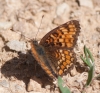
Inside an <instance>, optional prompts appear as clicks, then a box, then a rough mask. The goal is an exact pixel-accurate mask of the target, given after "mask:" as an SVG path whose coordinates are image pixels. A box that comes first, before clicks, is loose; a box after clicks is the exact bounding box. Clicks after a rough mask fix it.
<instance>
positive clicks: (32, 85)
mask: <svg viewBox="0 0 100 93" xmlns="http://www.w3.org/2000/svg"><path fill="white" fill-rule="evenodd" d="M41 89H42V88H41V84H39V83H38V82H36V81H35V80H33V79H30V82H29V83H28V88H27V91H28V92H30V91H34V92H37V93H38V92H41Z"/></svg>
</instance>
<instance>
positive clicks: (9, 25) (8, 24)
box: [0, 21, 12, 30]
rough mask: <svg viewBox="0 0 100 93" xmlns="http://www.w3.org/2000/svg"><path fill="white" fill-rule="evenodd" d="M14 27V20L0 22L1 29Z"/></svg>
mask: <svg viewBox="0 0 100 93" xmlns="http://www.w3.org/2000/svg"><path fill="white" fill-rule="evenodd" d="M11 27H12V22H6V21H5V22H0V30H6V29H10V28H11Z"/></svg>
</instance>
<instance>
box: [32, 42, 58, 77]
mask: <svg viewBox="0 0 100 93" xmlns="http://www.w3.org/2000/svg"><path fill="white" fill-rule="evenodd" d="M31 46H32V54H33V56H34V58H35V59H36V60H37V61H38V63H39V64H40V65H41V67H42V68H43V69H44V70H45V71H46V73H47V74H49V76H50V77H52V78H54V77H56V74H55V72H54V71H53V70H52V68H51V66H50V64H49V63H50V60H49V58H48V56H47V55H46V52H45V49H44V48H43V46H42V45H39V44H38V42H37V41H31ZM46 65H47V66H48V67H46ZM52 73H53V74H52Z"/></svg>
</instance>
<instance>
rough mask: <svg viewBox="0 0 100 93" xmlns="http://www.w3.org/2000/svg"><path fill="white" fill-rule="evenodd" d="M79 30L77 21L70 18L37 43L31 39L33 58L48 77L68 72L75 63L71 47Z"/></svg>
mask: <svg viewBox="0 0 100 93" xmlns="http://www.w3.org/2000/svg"><path fill="white" fill-rule="evenodd" d="M79 32H80V24H79V22H78V21H77V20H72V21H69V22H66V23H65V24H62V25H60V26H58V27H57V28H55V29H53V30H51V31H50V32H48V33H47V34H46V35H45V36H44V37H43V38H42V39H41V41H40V42H39V43H38V42H37V41H36V40H32V41H31V51H32V54H33V56H34V58H35V59H36V60H37V62H38V64H39V65H40V66H41V67H42V69H43V70H44V71H45V72H46V74H47V75H48V76H49V77H50V78H56V77H58V76H59V75H60V76H62V75H63V74H65V73H68V72H69V71H70V69H71V68H72V67H73V65H74V64H75V62H76V56H75V53H74V51H73V48H74V46H75V44H76V41H77V37H78V35H79Z"/></svg>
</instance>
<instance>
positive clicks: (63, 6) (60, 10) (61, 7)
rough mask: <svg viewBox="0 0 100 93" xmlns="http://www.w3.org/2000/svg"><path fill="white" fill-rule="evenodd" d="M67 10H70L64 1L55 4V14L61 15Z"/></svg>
mask: <svg viewBox="0 0 100 93" xmlns="http://www.w3.org/2000/svg"><path fill="white" fill-rule="evenodd" d="M69 11H70V7H69V5H68V4H66V3H62V4H60V5H58V6H57V10H56V14H57V16H62V14H63V13H65V12H69Z"/></svg>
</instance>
